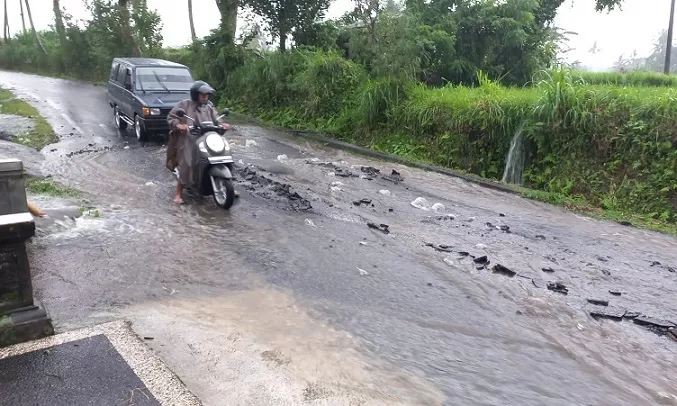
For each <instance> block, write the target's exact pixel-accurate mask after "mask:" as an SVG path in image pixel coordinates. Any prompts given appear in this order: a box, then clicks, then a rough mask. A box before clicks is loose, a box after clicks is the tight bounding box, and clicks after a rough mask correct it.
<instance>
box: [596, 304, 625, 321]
mask: <svg viewBox="0 0 677 406" xmlns="http://www.w3.org/2000/svg"><path fill="white" fill-rule="evenodd" d="M590 315H591V316H592V317H594V318H595V319H612V320H616V321H621V320H623V316H625V309H620V308H617V307H599V308H597V309H595V310H591V311H590Z"/></svg>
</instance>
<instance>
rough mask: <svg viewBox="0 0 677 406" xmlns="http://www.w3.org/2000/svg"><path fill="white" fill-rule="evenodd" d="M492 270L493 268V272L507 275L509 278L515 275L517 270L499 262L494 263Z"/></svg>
mask: <svg viewBox="0 0 677 406" xmlns="http://www.w3.org/2000/svg"><path fill="white" fill-rule="evenodd" d="M492 270H493V272H494V273H498V274H501V275H505V276H508V277H510V278H512V277H513V276H515V275H517V272H515V271H513V270H512V269H510V268H508V267H507V266H504V265H501V264H496V265H494V267H493V268H492Z"/></svg>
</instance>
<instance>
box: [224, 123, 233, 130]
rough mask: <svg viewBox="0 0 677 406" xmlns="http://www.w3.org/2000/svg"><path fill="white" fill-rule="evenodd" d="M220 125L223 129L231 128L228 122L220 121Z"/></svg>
mask: <svg viewBox="0 0 677 406" xmlns="http://www.w3.org/2000/svg"><path fill="white" fill-rule="evenodd" d="M221 127H223V129H224V130H226V131H229V130H232V129H233V126H232V125H230V124H228V123H221Z"/></svg>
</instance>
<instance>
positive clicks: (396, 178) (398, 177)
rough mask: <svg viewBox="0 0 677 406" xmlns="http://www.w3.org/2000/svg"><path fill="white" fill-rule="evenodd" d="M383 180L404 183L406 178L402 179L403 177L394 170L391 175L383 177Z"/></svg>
mask: <svg viewBox="0 0 677 406" xmlns="http://www.w3.org/2000/svg"><path fill="white" fill-rule="evenodd" d="M381 178H383V179H384V180H388V181H391V182H395V183H399V182H404V178H403V177H402V175H400V173H399V172H397V171H396V170H394V169H393V170H392V172H391V173H390V175H383V176H381Z"/></svg>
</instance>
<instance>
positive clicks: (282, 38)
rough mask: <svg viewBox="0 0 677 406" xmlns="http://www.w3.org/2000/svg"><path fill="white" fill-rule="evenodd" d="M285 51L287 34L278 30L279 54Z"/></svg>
mask: <svg viewBox="0 0 677 406" xmlns="http://www.w3.org/2000/svg"><path fill="white" fill-rule="evenodd" d="M286 50H287V33H286V32H282V30H280V52H285V51H286Z"/></svg>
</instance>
